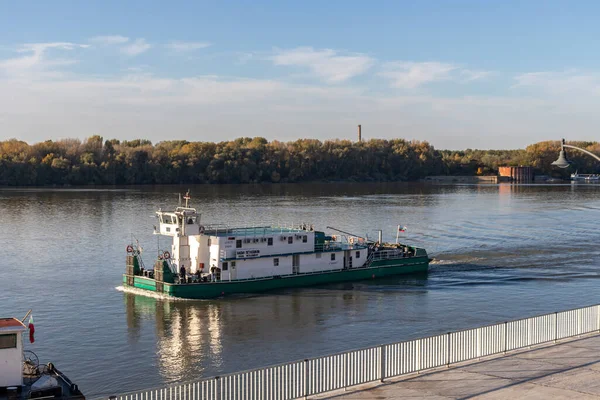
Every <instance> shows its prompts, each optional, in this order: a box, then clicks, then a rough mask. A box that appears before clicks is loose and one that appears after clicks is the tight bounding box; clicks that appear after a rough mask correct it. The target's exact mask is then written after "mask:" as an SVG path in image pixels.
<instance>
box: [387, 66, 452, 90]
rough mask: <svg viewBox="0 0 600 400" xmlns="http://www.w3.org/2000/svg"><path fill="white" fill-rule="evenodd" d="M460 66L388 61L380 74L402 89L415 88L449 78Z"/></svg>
mask: <svg viewBox="0 0 600 400" xmlns="http://www.w3.org/2000/svg"><path fill="white" fill-rule="evenodd" d="M457 69H458V67H457V66H456V65H453V64H446V63H440V62H404V61H396V62H388V63H385V64H384V65H383V71H382V72H380V73H379V74H380V75H381V76H383V77H385V78H388V79H390V80H391V81H392V86H393V87H396V88H402V89H414V88H416V87H419V86H421V85H424V84H427V83H431V82H435V81H443V80H449V79H450V76H451V72H453V71H455V70H457Z"/></svg>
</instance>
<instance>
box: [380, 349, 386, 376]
mask: <svg viewBox="0 0 600 400" xmlns="http://www.w3.org/2000/svg"><path fill="white" fill-rule="evenodd" d="M379 359H380V364H379V381H380V382H383V380H384V379H385V345H381V346H379Z"/></svg>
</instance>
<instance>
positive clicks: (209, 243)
mask: <svg viewBox="0 0 600 400" xmlns="http://www.w3.org/2000/svg"><path fill="white" fill-rule="evenodd" d="M207 243H208V247H210V245H211V244H212V242H211V240H210V238H208V241H207Z"/></svg>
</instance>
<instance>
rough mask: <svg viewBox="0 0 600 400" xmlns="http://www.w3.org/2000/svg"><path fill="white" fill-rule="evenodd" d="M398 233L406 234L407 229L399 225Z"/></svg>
mask: <svg viewBox="0 0 600 400" xmlns="http://www.w3.org/2000/svg"><path fill="white" fill-rule="evenodd" d="M398 232H406V227H405V226H402V225H398Z"/></svg>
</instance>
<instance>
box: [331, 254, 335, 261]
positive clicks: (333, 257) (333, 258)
mask: <svg viewBox="0 0 600 400" xmlns="http://www.w3.org/2000/svg"><path fill="white" fill-rule="evenodd" d="M331 261H335V253H331Z"/></svg>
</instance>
